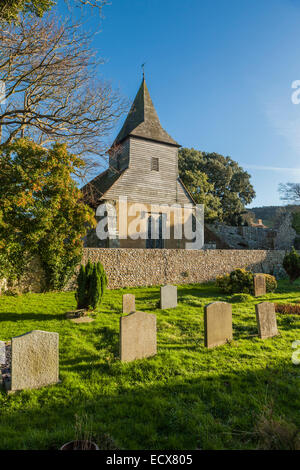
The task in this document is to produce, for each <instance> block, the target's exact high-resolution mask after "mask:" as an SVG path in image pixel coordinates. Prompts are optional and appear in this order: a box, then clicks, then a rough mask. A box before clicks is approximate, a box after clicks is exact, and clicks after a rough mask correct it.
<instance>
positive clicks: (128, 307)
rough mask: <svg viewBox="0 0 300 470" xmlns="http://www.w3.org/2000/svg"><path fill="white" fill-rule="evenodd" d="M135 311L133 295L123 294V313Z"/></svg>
mask: <svg viewBox="0 0 300 470" xmlns="http://www.w3.org/2000/svg"><path fill="white" fill-rule="evenodd" d="M133 312H135V295H133V294H124V295H123V313H133Z"/></svg>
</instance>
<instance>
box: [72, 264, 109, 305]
mask: <svg viewBox="0 0 300 470" xmlns="http://www.w3.org/2000/svg"><path fill="white" fill-rule="evenodd" d="M106 286H107V276H106V274H105V271H104V268H103V266H102V264H101V263H95V264H93V263H91V261H90V260H89V261H88V263H87V264H86V266H83V265H81V267H80V270H79V274H78V277H77V291H76V294H75V298H76V300H77V308H78V309H82V308H86V309H92V310H95V309H96V308H97V306H98V305H100V304H101V301H102V298H103V295H104V292H105V289H106Z"/></svg>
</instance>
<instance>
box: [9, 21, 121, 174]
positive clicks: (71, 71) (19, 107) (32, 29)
mask: <svg viewBox="0 0 300 470" xmlns="http://www.w3.org/2000/svg"><path fill="white" fill-rule="evenodd" d="M90 40H91V37H90V36H89V34H88V33H87V32H86V31H85V30H84V29H83V28H81V26H80V24H69V23H65V24H63V25H61V24H60V23H59V21H58V20H57V19H55V17H54V16H47V17H45V18H42V19H40V18H35V19H33V18H30V19H26V20H22V21H21V22H20V23H19V24H18V25H15V24H11V25H9V26H7V28H3V29H1V30H0V75H1V79H2V80H3V81H4V82H5V85H6V104H2V105H1V106H0V145H1V146H2V147H3V146H4V147H5V145H7V144H10V143H11V142H12V141H13V140H14V139H15V138H18V137H29V138H30V139H32V140H34V141H36V142H37V143H39V144H41V145H43V146H51V144H53V143H54V142H67V143H68V149H69V150H71V151H72V152H73V153H75V154H76V155H78V156H83V157H84V158H85V161H86V162H87V163H88V165H86V166H84V167H82V168H81V170H84V171H85V172H86V171H88V170H89V169H90V168H91V167H92V166H94V165H95V158H97V156H98V157H100V158H101V160H102V158H103V155H104V154H105V152H106V150H107V142H106V138H107V136H108V135H109V133H110V131H111V130H112V129H113V127H114V125H115V123H116V122H117V120H118V119H119V118H120V116H121V114H122V113H123V111H124V102H123V100H122V99H121V98H120V95H119V93H118V92H115V91H113V89H112V87H111V85H110V84H109V83H108V82H105V81H101V80H95V76H96V73H97V67H98V66H99V64H100V62H101V60H100V59H99V60H97V59H96V58H95V54H94V52H93V51H92V50H91V48H90Z"/></svg>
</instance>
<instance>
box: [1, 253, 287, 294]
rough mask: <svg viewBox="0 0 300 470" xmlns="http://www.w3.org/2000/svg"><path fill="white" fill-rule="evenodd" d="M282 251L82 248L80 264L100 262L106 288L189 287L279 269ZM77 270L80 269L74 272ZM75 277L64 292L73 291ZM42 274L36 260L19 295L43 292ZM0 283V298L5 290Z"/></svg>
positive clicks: (43, 278)
mask: <svg viewBox="0 0 300 470" xmlns="http://www.w3.org/2000/svg"><path fill="white" fill-rule="evenodd" d="M284 254H285V251H283V250H147V249H130V248H84V252H83V258H82V263H83V264H86V263H87V261H88V259H90V260H91V261H92V262H97V261H101V263H102V264H103V266H104V268H105V271H106V273H107V276H108V287H109V288H110V289H117V288H122V287H139V286H153V285H163V284H192V283H201V282H207V281H213V280H214V279H215V278H216V276H218V275H221V274H225V273H229V272H231V271H232V270H233V269H236V268H246V269H248V270H251V271H252V272H254V273H262V272H263V273H270V274H273V272H274V270H276V271H278V270H280V269H279V268H281V265H282V260H283V257H284ZM78 270H79V266H78V268H77V271H78ZM76 277H77V274H76V275H75V276H74V277H73V279H71V281H70V282H69V283H68V285H67V286H66V287H65V289H64V290H74V289H75V288H76ZM44 286H45V273H44V271H43V268H42V266H41V263H40V262H39V260H38V259H34V260H32V262H31V264H30V267H29V269H28V272H27V273H26V274H25V275H24V276H23V278H22V279H21V281H20V283H19V285H18V286H15V287H18V289H19V290H20V291H21V292H42V291H43V289H44ZM6 287H7V286H6V285H5V280H0V295H1V293H4V292H5V290H6Z"/></svg>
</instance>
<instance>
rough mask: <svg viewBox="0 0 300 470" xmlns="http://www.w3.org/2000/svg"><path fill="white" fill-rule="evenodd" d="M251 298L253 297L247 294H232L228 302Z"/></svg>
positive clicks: (247, 300)
mask: <svg viewBox="0 0 300 470" xmlns="http://www.w3.org/2000/svg"><path fill="white" fill-rule="evenodd" d="M252 298H253V297H252V296H251V295H249V294H233V296H232V297H231V298H230V302H232V303H238V302H249V300H252Z"/></svg>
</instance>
